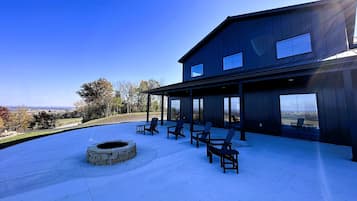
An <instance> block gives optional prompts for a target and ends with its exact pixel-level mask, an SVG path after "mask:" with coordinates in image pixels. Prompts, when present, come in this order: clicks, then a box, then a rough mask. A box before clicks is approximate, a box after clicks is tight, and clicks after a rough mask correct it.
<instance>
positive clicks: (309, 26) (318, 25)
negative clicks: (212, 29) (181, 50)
mask: <svg viewBox="0 0 357 201" xmlns="http://www.w3.org/2000/svg"><path fill="white" fill-rule="evenodd" d="M308 32H309V33H311V40H312V49H313V52H312V53H307V54H303V55H298V56H293V57H288V58H284V59H277V58H276V47H275V45H276V42H277V41H280V40H284V39H287V38H290V37H293V36H297V35H300V34H304V33H308ZM346 41H347V39H346V25H345V16H344V14H343V12H341V8H339V7H337V6H335V7H331V6H323V7H317V8H315V9H306V10H303V11H301V10H300V11H293V12H289V13H285V14H280V15H273V16H268V17H263V18H256V19H249V20H245V21H241V22H234V23H231V24H229V25H228V26H227V27H225V28H224V29H223V30H222V31H221V32H219V33H218V34H217V35H216V36H215V37H214V38H212V39H211V40H210V41H209V42H208V43H206V44H205V45H204V46H203V47H201V48H200V49H199V50H198V51H197V52H196V53H194V54H193V55H191V56H190V57H189V58H188V59H187V60H186V61H185V63H184V64H183V81H188V80H191V79H201V78H204V77H210V76H215V75H222V74H230V73H239V72H240V71H242V70H243V71H248V70H254V69H257V68H264V67H266V68H268V67H272V66H279V65H285V64H290V63H298V62H302V61H306V60H317V59H321V58H326V57H328V56H331V55H334V54H336V53H339V52H342V51H345V50H347V42H346ZM238 52H243V63H244V67H243V68H237V69H234V70H229V71H223V67H222V65H223V57H224V56H228V55H231V54H234V53H238ZM201 63H202V64H203V65H204V75H203V76H201V77H199V78H191V75H190V71H191V66H192V65H196V64H201Z"/></svg>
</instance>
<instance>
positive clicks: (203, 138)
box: [191, 122, 212, 147]
mask: <svg viewBox="0 0 357 201" xmlns="http://www.w3.org/2000/svg"><path fill="white" fill-rule="evenodd" d="M211 127H212V122H206V124H205V127H204V129H203V130H193V129H192V130H191V144H192V143H193V141H194V140H195V141H196V147H199V146H200V142H203V143H205V144H207V143H209V141H210V139H211Z"/></svg>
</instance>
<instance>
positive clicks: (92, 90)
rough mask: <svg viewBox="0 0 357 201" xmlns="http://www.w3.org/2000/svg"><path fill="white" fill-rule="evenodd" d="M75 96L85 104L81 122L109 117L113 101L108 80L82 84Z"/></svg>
mask: <svg viewBox="0 0 357 201" xmlns="http://www.w3.org/2000/svg"><path fill="white" fill-rule="evenodd" d="M77 94H78V95H79V96H80V97H81V98H82V99H83V101H84V102H85V103H86V106H85V108H84V112H85V114H84V117H83V121H87V120H91V119H92V118H101V117H104V116H109V114H110V111H111V104H112V101H113V86H112V84H111V83H110V82H109V81H108V80H106V79H104V78H100V79H98V80H95V81H93V82H89V83H84V84H83V85H82V86H81V89H80V90H79V91H77Z"/></svg>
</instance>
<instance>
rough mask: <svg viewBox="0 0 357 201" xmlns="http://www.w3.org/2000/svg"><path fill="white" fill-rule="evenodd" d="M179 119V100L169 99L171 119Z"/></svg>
mask: <svg viewBox="0 0 357 201" xmlns="http://www.w3.org/2000/svg"><path fill="white" fill-rule="evenodd" d="M178 119H180V100H171V120H178Z"/></svg>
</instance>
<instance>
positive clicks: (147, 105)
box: [146, 94, 151, 122]
mask: <svg viewBox="0 0 357 201" xmlns="http://www.w3.org/2000/svg"><path fill="white" fill-rule="evenodd" d="M150 99H151V98H150V94H148V99H147V102H146V122H149V114H150Z"/></svg>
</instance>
